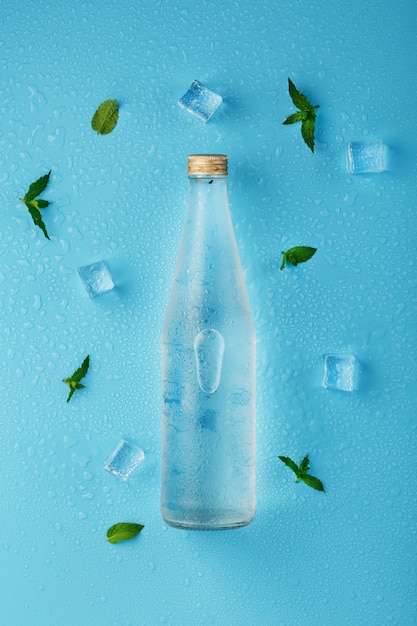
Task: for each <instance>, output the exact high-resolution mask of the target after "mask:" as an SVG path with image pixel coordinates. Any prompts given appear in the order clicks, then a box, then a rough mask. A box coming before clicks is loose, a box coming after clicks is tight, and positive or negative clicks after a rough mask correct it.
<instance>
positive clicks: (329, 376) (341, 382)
mask: <svg viewBox="0 0 417 626" xmlns="http://www.w3.org/2000/svg"><path fill="white" fill-rule="evenodd" d="M356 370H357V361H356V357H355V356H353V355H331V354H326V356H325V357H324V377H323V387H325V388H326V389H338V390H339V391H354V390H355V388H356Z"/></svg>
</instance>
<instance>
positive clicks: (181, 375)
mask: <svg viewBox="0 0 417 626" xmlns="http://www.w3.org/2000/svg"><path fill="white" fill-rule="evenodd" d="M255 351H256V337H255V330H254V326H253V321H252V316H251V312H250V307H249V301H248V297H247V293H246V287H245V283H244V278H243V272H242V268H241V265H240V260H239V255H238V251H237V246H236V242H235V238H234V233H233V227H232V223H231V219H230V213H229V208H228V200H227V187H226V178H225V177H224V176H213V177H210V176H192V177H190V193H189V206H188V213H187V218H186V223H185V227H184V231H183V237H182V242H181V248H180V253H179V256H178V259H177V265H176V269H175V276H174V280H173V284H172V288H171V295H170V300H169V305H168V309H167V313H166V317H165V322H164V328H163V332H162V392H163V421H162V489H161V511H162V514H163V517H164V519H165V521H166V522H167V523H168V524H170V525H172V526H175V527H179V528H192V529H225V528H235V527H240V526H245V525H247V524H248V523H249V522H250V521H251V520H252V518H253V516H254V514H255V507H256V496H255V410H256V409H255V377H256V372H255V361H256V355H255Z"/></svg>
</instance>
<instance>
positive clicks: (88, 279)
mask: <svg viewBox="0 0 417 626" xmlns="http://www.w3.org/2000/svg"><path fill="white" fill-rule="evenodd" d="M78 273H79V275H80V277H81V280H82V281H83V283H84V287H85V288H86V290H87V293H88V295H89V296H90V297H91V298H94V296H97V295H98V294H100V293H104V292H105V291H110V289H113V287H114V282H113V278H112V276H111V274H110V271H109V268H108V266H107V263H106V261H97V263H92V264H91V265H84V266H83V267H79V268H78Z"/></svg>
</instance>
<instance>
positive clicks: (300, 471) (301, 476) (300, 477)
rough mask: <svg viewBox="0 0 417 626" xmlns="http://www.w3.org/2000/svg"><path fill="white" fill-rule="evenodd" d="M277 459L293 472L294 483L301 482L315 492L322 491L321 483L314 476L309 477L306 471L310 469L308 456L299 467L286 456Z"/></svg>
mask: <svg viewBox="0 0 417 626" xmlns="http://www.w3.org/2000/svg"><path fill="white" fill-rule="evenodd" d="M278 458H279V459H281V461H282V462H283V463H285V465H286V466H287V467H289V468H290V469H291V470H292V471H293V472H294V474H295V482H296V483H298V482H300V481H302V482H303V483H305V484H306V485H308V487H312V488H313V489H316V490H317V491H324V487H323V483H322V482H321V480H319V479H318V478H316V477H315V476H311V474H308V470H309V469H310V461H309V458H308V454H306V456H305V457H304V458H303V460H302V461H301V463H300V465H299V466H298V465H297V464H296V463H294V461H293V460H292V459H290V458H289V457H288V456H279V457H278Z"/></svg>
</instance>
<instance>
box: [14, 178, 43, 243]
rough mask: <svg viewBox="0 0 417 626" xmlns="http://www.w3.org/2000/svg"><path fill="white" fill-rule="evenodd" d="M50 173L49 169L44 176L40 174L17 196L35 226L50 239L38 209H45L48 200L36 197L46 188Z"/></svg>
mask: <svg viewBox="0 0 417 626" xmlns="http://www.w3.org/2000/svg"><path fill="white" fill-rule="evenodd" d="M50 175H51V172H50V171H49V172H48V174H44V176H41V177H40V178H38V180H35V182H34V183H32V184H31V185H29V189H28V190H27V192H26V193H25V195H24V196H23V198H19V200H20V201H21V202H23V204H24V205H25V206H26V208H27V209H28V211H29V213H30V215H31V217H32V220H33V223H34V224H35V226H37V227H38V228H40V229H41V231H42V232H43V234H44V235H45V237H46V238H47V239H50V237H49V235H48V232H47V230H46V226H45V224H44V222H43V219H42V216H41V212H40V210H41V209H45V208H46V207H47V206H48V205H49V202H48V200H43V199H42V198H38V197H37V196H39V194H41V193H42V191H44V190H45V189H46V186H47V184H48V182H49V177H50Z"/></svg>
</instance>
